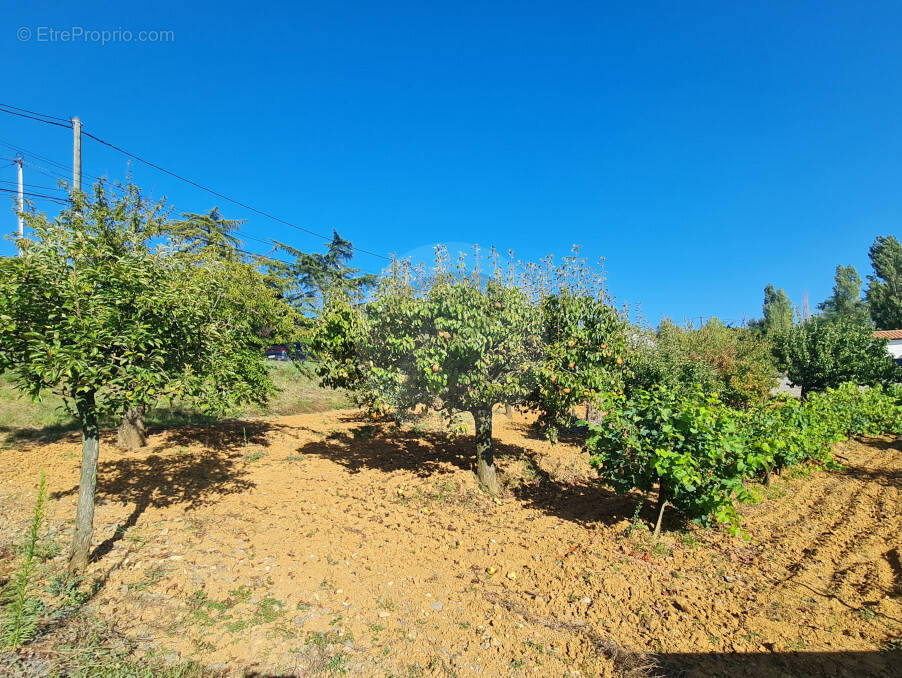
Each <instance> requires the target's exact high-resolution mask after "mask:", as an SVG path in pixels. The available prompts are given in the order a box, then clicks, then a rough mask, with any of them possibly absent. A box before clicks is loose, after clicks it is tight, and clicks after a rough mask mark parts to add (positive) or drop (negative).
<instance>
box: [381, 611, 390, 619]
mask: <svg viewBox="0 0 902 678" xmlns="http://www.w3.org/2000/svg"><path fill="white" fill-rule="evenodd" d="M390 616H391V612H388V611H387V610H379V617H380V618H381V619H385V618H386V617H390Z"/></svg>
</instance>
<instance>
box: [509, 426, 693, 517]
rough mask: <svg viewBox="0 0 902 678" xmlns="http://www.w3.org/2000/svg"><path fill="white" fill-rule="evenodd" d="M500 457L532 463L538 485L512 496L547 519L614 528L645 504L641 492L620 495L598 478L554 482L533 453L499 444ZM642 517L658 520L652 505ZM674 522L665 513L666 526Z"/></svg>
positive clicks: (527, 486)
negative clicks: (546, 516) (525, 460)
mask: <svg viewBox="0 0 902 678" xmlns="http://www.w3.org/2000/svg"><path fill="white" fill-rule="evenodd" d="M497 454H511V455H522V456H524V457H525V458H526V459H528V460H529V461H530V462H531V464H532V468H533V471H534V473H535V474H536V476H537V482H535V483H531V484H523V485H520V486H518V487H515V488H513V494H514V496H515V497H517V499H519V500H520V501H521V502H523V503H524V504H526V505H527V506H530V507H532V508H536V509H539V510H540V511H542V512H544V513H546V514H548V515H553V516H557V517H558V518H562V519H564V520H569V521H571V522H575V523H580V524H587V523H602V524H604V525H612V524H614V523H618V522H620V521H621V520H623V519H630V518H632V517H633V514H634V513H635V511H636V507H637V505H638V502H639V501H641V500H642V496H641V494H640V493H638V492H633V493H630V494H617V493H616V492H614V490H612V489H610V488H609V487H606V486H605V485H604V484H603V483H602V482H601V481H600V480H598V479H597V478H591V477H589V478H576V479H573V480H570V481H564V480H559V479H556V478H553V477H552V476H551V474H550V473H548V472H547V471H545V470H544V469H542V468H541V467H540V466H539V464H538V463H537V462H536V456H537V455H536V454H535V453H534V452H532V451H531V450H525V449H523V448H518V447H514V446H512V445H504V444H500V445H496V455H497ZM640 517H642V518H644V519H645V520H646V521H654V520H655V519H656V518H657V516H656V514H655V512H654V507H653V506H652V505H651V502H645V503H644V504H643V506H642V511H641V513H640ZM671 520H674V521H675V520H676V519H675V518H674V515H673V513H671V515H668V514H666V513H665V516H664V525H665V526H668V527H669V526H670V523H671ZM673 524H674V525H676V524H677V523H676V522H674V523H673ZM679 525H682V522H680V523H679Z"/></svg>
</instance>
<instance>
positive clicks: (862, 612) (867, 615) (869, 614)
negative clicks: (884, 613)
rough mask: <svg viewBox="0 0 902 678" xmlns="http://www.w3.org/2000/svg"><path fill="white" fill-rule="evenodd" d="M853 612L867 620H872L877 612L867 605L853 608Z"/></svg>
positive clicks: (875, 617)
mask: <svg viewBox="0 0 902 678" xmlns="http://www.w3.org/2000/svg"><path fill="white" fill-rule="evenodd" d="M855 614H857V615H858V616H859V617H861V618H862V619H864V620H865V621H867V622H872V621H874V620H875V619H877V613H876V612H874V611H873V610H872V609H871V608H869V607H862V608H861V609H858V610H855Z"/></svg>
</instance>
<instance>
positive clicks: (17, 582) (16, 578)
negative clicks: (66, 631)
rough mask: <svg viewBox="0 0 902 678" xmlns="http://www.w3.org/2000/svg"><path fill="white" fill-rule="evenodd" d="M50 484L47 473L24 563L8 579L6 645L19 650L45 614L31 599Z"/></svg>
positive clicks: (39, 604) (33, 517)
mask: <svg viewBox="0 0 902 678" xmlns="http://www.w3.org/2000/svg"><path fill="white" fill-rule="evenodd" d="M46 501H47V483H46V479H45V477H44V472H43V471H41V479H40V481H39V483H38V496H37V499H36V500H35V504H34V511H33V512H32V516H31V523H30V524H29V529H28V534H27V535H26V537H25V542H24V549H23V555H22V560H21V562H20V563H19V566H18V567H17V568H16V571H15V572H14V573H13V576H12V578H11V579H10V580H9V584H8V585H7V588H6V590H5V591H4V592H3V599H4V601H5V602H6V603H7V609H6V614H5V617H4V619H3V627H2V640H3V644H4V645H6V646H8V647H10V648H12V649H13V650H16V649H18V648H19V646H21V645H22V644H23V643H27V642H28V641H29V639H30V638H31V636H32V635H33V634H34V632H35V630H36V629H37V625H38V619H39V618H40V615H41V612H42V611H43V604H42V603H41V601H40V600H39V599H38V598H32V597H30V596H29V590H28V588H29V584H30V583H31V576H32V574H33V572H34V567H35V559H36V557H35V556H36V551H37V543H38V530H40V528H41V523H42V522H43V521H44V516H45V514H46Z"/></svg>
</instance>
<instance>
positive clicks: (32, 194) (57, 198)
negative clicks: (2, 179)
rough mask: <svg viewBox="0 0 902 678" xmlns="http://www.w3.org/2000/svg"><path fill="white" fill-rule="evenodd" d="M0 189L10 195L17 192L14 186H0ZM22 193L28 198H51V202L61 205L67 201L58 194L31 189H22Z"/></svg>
mask: <svg viewBox="0 0 902 678" xmlns="http://www.w3.org/2000/svg"><path fill="white" fill-rule="evenodd" d="M0 191H2V192H3V193H10V194H12V195H17V194H18V193H19V191H18V190H16V189H14V188H3V187H2V186H0ZM22 195H23V196H25V197H28V198H43V199H45V200H52V201H53V202H58V203H61V204H63V205H65V204H67V203H68V202H69V201H68V200H67V199H66V198H61V197H60V196H58V195H45V194H43V193H35V192H33V191H23V192H22Z"/></svg>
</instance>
